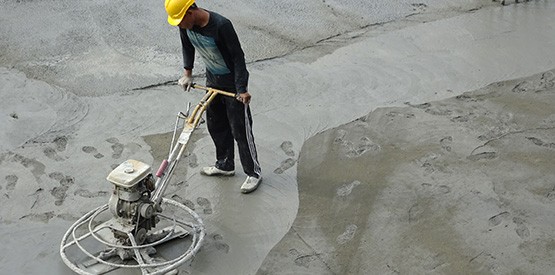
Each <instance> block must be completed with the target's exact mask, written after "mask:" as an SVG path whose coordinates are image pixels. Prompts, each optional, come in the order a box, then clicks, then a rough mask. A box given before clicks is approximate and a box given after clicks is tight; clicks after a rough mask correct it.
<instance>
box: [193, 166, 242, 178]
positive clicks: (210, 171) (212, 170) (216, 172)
mask: <svg viewBox="0 0 555 275" xmlns="http://www.w3.org/2000/svg"><path fill="white" fill-rule="evenodd" d="M200 173H201V174H202V175H205V176H228V177H229V176H233V175H235V171H226V170H222V169H219V168H216V166H209V167H202V169H200Z"/></svg>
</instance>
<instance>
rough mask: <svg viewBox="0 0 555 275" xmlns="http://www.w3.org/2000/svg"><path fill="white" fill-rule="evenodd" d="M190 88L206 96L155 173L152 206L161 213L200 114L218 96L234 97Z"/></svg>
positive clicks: (223, 92) (195, 86)
mask: <svg viewBox="0 0 555 275" xmlns="http://www.w3.org/2000/svg"><path fill="white" fill-rule="evenodd" d="M192 88H193V89H198V90H205V91H206V94H205V95H204V96H203V97H202V99H201V100H200V102H199V103H198V104H197V106H195V109H194V110H193V112H192V113H191V114H190V115H189V116H188V117H187V119H186V120H185V125H184V127H183V131H182V132H181V135H180V136H179V139H178V140H177V144H176V146H173V147H172V148H173V149H172V151H171V153H170V156H169V158H168V159H167V160H166V159H165V160H164V161H162V164H161V165H160V168H159V169H158V171H157V172H156V176H157V177H158V178H157V179H156V185H155V186H156V187H155V189H154V195H153V196H152V202H154V205H155V208H156V210H157V211H161V209H160V207H159V206H160V203H161V202H162V196H163V195H164V193H165V191H166V188H167V186H168V184H169V182H170V179H171V177H172V175H173V172H174V170H175V167H176V166H177V164H178V163H179V161H180V160H181V156H182V155H183V152H185V147H186V146H187V143H188V142H189V139H190V138H191V135H192V134H193V131H194V130H195V129H196V128H197V126H198V125H199V123H200V121H201V118H202V114H203V113H204V111H206V108H208V105H210V103H211V102H212V100H214V98H215V97H216V96H217V95H218V94H221V95H225V96H230V97H236V95H235V94H234V93H230V92H226V91H222V90H218V89H214V88H209V87H203V86H200V85H197V84H193V85H192Z"/></svg>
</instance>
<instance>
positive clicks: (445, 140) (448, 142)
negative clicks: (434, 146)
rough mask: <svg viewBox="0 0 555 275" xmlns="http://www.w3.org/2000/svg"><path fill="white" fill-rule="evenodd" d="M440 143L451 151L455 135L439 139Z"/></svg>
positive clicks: (444, 148)
mask: <svg viewBox="0 0 555 275" xmlns="http://www.w3.org/2000/svg"><path fill="white" fill-rule="evenodd" d="M439 144H441V148H442V149H443V150H445V151H447V152H451V145H452V144H453V137H452V136H447V137H444V138H442V139H441V140H439Z"/></svg>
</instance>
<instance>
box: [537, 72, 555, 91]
mask: <svg viewBox="0 0 555 275" xmlns="http://www.w3.org/2000/svg"><path fill="white" fill-rule="evenodd" d="M540 87H541V88H542V89H543V90H547V89H551V88H553V87H555V74H553V72H545V73H543V74H542V77H541V79H540Z"/></svg>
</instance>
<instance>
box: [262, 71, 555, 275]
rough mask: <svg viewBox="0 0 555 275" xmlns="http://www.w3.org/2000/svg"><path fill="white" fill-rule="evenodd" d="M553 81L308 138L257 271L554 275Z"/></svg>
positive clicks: (543, 79)
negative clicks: (282, 231)
mask: <svg viewBox="0 0 555 275" xmlns="http://www.w3.org/2000/svg"><path fill="white" fill-rule="evenodd" d="M554 87H555V73H554V71H548V72H545V73H542V74H538V75H535V76H532V77H528V78H524V79H517V80H512V81H506V82H499V83H494V84H491V85H488V86H487V87H485V88H483V89H480V90H478V91H474V92H469V93H465V94H463V95H460V96H457V97H454V98H450V99H446V100H443V101H438V102H430V103H425V104H420V105H409V106H407V107H403V108H382V109H377V110H376V111H374V112H371V113H370V114H368V115H367V116H365V117H362V118H360V119H357V120H355V121H353V122H350V123H347V124H345V125H342V126H339V127H337V128H334V129H330V130H327V131H325V132H322V133H320V134H318V135H316V136H314V137H312V138H310V139H309V140H307V141H306V142H305V144H304V145H303V147H302V150H301V153H300V156H299V162H298V183H299V200H300V202H299V212H298V214H297V218H296V220H295V221H294V223H293V226H292V228H291V230H290V231H289V232H288V233H287V234H286V236H285V237H284V238H283V239H282V241H281V242H280V243H279V244H278V245H277V246H276V247H274V249H273V250H272V251H271V252H270V254H269V256H268V257H267V258H266V260H265V262H264V264H263V266H262V267H261V269H260V270H259V272H258V273H259V274H274V273H278V274H280V271H279V270H287V271H288V272H289V273H290V272H294V273H296V274H397V273H400V274H410V273H417V274H421V273H432V274H435V273H437V274H509V273H510V274H521V273H522V274H536V273H544V272H547V271H548V270H553V268H554V267H555V264H554V263H553V262H552V261H551V259H552V256H553V254H554V253H555V248H554V246H553V238H554V237H555V234H553V232H552V230H551V229H550V227H551V225H550V223H549V222H548V223H546V222H545V221H547V220H552V219H553V217H554V216H555V214H554V213H553V211H552V205H553V202H554V201H555V191H553V184H552V183H553V181H554V180H555V172H554V171H553V169H552V168H553V165H552V160H553V159H554V158H555V150H554V149H555V140H554V139H553V137H554V136H555V116H554V115H553V114H554V113H555V88H554Z"/></svg>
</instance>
